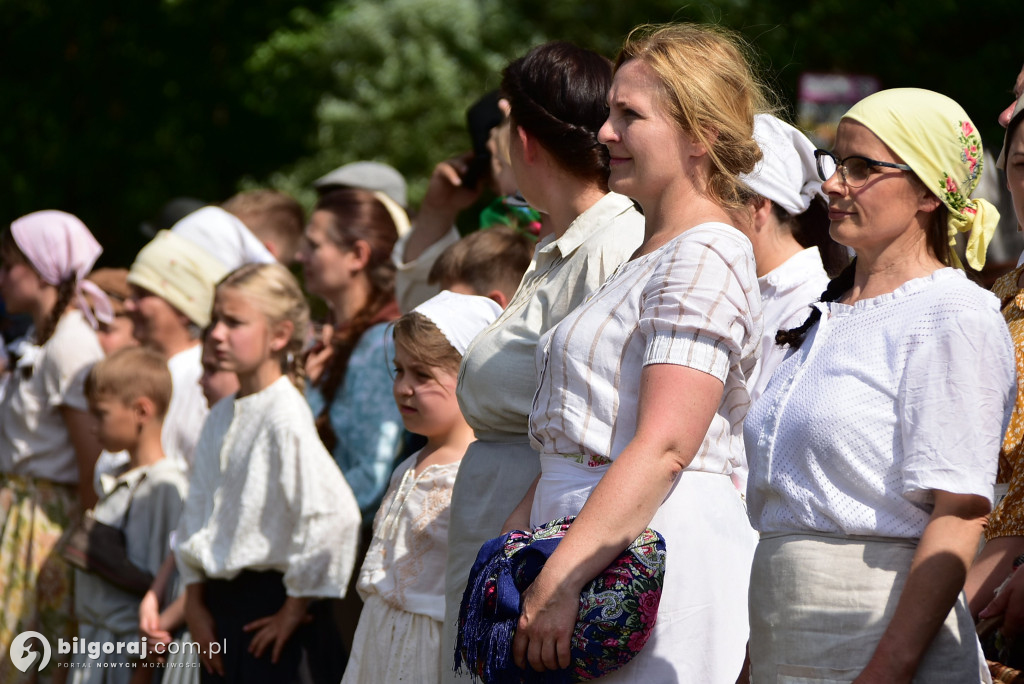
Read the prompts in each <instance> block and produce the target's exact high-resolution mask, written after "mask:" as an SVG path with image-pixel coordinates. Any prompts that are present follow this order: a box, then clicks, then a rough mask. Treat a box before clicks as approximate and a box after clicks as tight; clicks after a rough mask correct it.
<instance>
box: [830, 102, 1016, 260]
mask: <svg viewBox="0 0 1024 684" xmlns="http://www.w3.org/2000/svg"><path fill="white" fill-rule="evenodd" d="M843 118H844V119H852V120H854V121H857V122H858V123H861V124H864V125H865V126H867V127H868V128H869V129H870V130H871V132H872V133H874V134H875V135H877V136H878V138H879V139H880V140H881V141H882V142H884V143H885V144H886V145H888V146H889V149H891V150H892V151H893V152H894V153H895V154H896V155H897V156H899V157H900V159H902V160H903V162H904V163H905V164H907V165H908V166H909V167H910V168H911V169H913V170H914V173H915V174H916V175H917V177H918V178H920V179H921V181H922V182H923V183H924V184H925V187H927V188H928V189H929V190H930V191H931V192H933V193H935V195H936V197H938V198H939V199H940V200H941V201H942V203H943V204H944V205H946V208H947V209H948V210H949V223H948V226H949V244H950V246H952V245H953V244H954V236H955V235H956V234H957V233H958V232H960V233H967V232H969V233H970V236H969V237H968V240H967V263H969V264H970V265H971V267H972V268H975V269H979V270H980V269H981V268H982V267H983V266H984V265H985V251H986V250H987V249H988V244H989V242H991V240H992V235H993V234H994V233H995V230H996V226H997V225H998V223H999V212H998V211H997V210H996V208H995V207H994V206H992V205H991V204H990V203H989V202H987V201H986V200H983V199H980V198H979V199H971V193H972V192H974V188H975V187H977V185H978V181H979V180H980V179H981V169H982V165H983V162H982V150H981V137H980V136H979V135H978V131H977V129H975V127H974V124H973V123H971V120H970V119H969V118H968V116H967V112H965V111H964V110H963V107H961V106H960V105H958V104H957V103H956V102H954V101H953V100H951V99H949V98H948V97H946V96H945V95H940V94H939V93H936V92H932V91H931V90H922V89H920V88H894V89H892V90H883V91H881V92H878V93H875V94H874V95H869V96H868V97H866V98H864V99H863V100H861V101H860V102H858V103H857V104H855V105H854V106H853V107H852V108H851V109H850V111H848V112H847V113H846V114H845V115H844V116H843ZM951 253H952V257H953V264H954V265H955V266H957V267H962V265H961V264H960V259H959V258H958V257H957V255H956V252H955V251H952V250H951Z"/></svg>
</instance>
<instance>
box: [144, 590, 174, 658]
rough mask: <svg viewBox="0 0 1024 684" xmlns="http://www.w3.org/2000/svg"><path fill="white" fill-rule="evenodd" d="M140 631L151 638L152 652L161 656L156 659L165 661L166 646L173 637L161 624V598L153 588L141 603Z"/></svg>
mask: <svg viewBox="0 0 1024 684" xmlns="http://www.w3.org/2000/svg"><path fill="white" fill-rule="evenodd" d="M139 633H140V634H141V635H142V636H144V637H146V639H148V640H149V644H150V648H151V649H152V652H153V653H154V654H156V655H157V656H161V657H158V658H156V661H157V662H163V661H164V658H163V657H162V656H163V654H164V650H165V647H166V645H167V644H169V643H171V640H172V638H173V637H171V634H170V632H168V631H167V630H165V629H163V628H162V627H161V625H160V600H159V599H158V598H157V597H156V594H155V593H154V592H153V590H152V589H150V590H149V591H147V592H146V595H145V596H143V597H142V602H141V603H139Z"/></svg>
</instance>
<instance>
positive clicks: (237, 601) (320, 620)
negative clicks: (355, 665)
mask: <svg viewBox="0 0 1024 684" xmlns="http://www.w3.org/2000/svg"><path fill="white" fill-rule="evenodd" d="M203 598H204V600H205V602H206V607H207V608H208V609H209V611H210V613H211V614H212V615H213V621H214V625H215V629H216V631H217V638H218V639H219V640H220V641H221V642H222V644H223V645H224V653H222V654H221V660H222V661H223V663H224V676H223V677H222V676H220V675H217V674H210V673H208V672H206V670H205V669H201V677H200V681H201V682H202V684H320V683H321V682H323V683H324V684H328V683H329V684H337V683H338V682H339V681H341V676H342V674H343V673H344V670H345V661H346V656H345V652H344V649H343V648H342V646H341V640H340V637H339V636H338V632H337V629H336V628H335V626H334V621H333V619H332V615H331V608H330V606H329V605H328V603H327V602H326V601H317V602H314V603H312V604H311V605H310V608H309V613H310V615H312V616H313V621H312V622H309V623H306V624H302V625H299V627H298V628H297V629H296V630H295V632H294V633H293V634H292V636H291V638H290V639H289V640H288V642H287V643H286V644H285V645H284V648H282V649H281V655H280V656H279V658H278V661H277V663H276V664H274V663H272V662H270V657H271V649H270V648H267V649H266V650H265V651H264V653H263V655H262V656H261V657H259V658H255V657H253V656H252V655H251V654H250V653H249V650H248V649H249V644H250V642H251V641H252V638H253V636H254V635H255V634H256V632H244V631H242V628H243V627H245V625H247V624H249V623H250V622H252V621H253V620H257V619H259V618H262V617H267V616H269V615H273V614H274V613H276V612H277V611H278V610H280V609H281V606H282V605H283V604H284V600H285V598H286V594H285V590H284V583H283V575H282V574H281V573H279V572H254V571H249V570H246V571H243V572H242V573H241V574H239V575H238V576H237V577H235V578H234V579H233V580H216V579H211V580H207V582H206V586H205V588H204V590H203Z"/></svg>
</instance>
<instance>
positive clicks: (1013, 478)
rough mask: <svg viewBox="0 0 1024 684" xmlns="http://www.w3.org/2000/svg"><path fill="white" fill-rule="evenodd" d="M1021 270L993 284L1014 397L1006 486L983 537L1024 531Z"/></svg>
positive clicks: (1003, 466)
mask: <svg viewBox="0 0 1024 684" xmlns="http://www.w3.org/2000/svg"><path fill="white" fill-rule="evenodd" d="M1021 273H1024V266H1019V267H1017V268H1015V269H1014V270H1012V271H1010V272H1009V273H1007V274H1006V275H1004V276H1003V277H1001V278H1000V279H999V280H997V281H996V283H995V285H993V286H992V292H993V294H995V296H997V297H999V301H1000V307H1001V308H1002V311H1003V318H1005V319H1006V324H1007V325H1008V326H1009V328H1010V337H1011V338H1013V346H1014V350H1015V353H1016V357H1017V359H1016V360H1017V400H1016V402H1015V403H1014V407H1013V413H1012V414H1011V415H1010V425H1009V426H1008V427H1007V428H1006V435H1005V436H1004V437H1003V446H1002V449H1000V451H999V475H998V477H997V480H996V481H997V482H999V483H1000V484H1007V483H1008V484H1009V490H1008V491H1007V493H1006V497H1005V498H1004V499H1003V500H1002V502H1001V503H1000V504H999V505H998V506H996V508H995V510H994V511H992V515H990V516H989V521H988V528H987V529H986V530H985V538H986V539H994V538H995V537H1009V536H1018V535H1024V289H1021V288H1018V287H1017V281H1018V280H1019V278H1020V276H1021Z"/></svg>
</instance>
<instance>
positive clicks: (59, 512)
mask: <svg viewBox="0 0 1024 684" xmlns="http://www.w3.org/2000/svg"><path fill="white" fill-rule="evenodd" d="M102 251H103V249H102V247H100V245H99V243H97V242H96V240H95V238H93V236H92V234H91V233H90V232H89V229H88V228H86V227H85V225H84V224H83V223H82V222H81V221H79V220H78V219H77V218H76V217H74V216H72V215H71V214H66V213H64V212H62V211H38V212H35V213H32V214H29V215H28V216H24V217H22V218H20V219H18V220H17V221H15V222H14V223H12V224H11V227H10V230H9V231H5V232H4V234H3V235H2V236H0V258H2V262H3V263H2V265H0V294H2V296H3V299H4V302H5V303H6V305H7V310H8V311H11V312H16V313H26V314H29V315H30V316H31V317H32V321H33V324H34V332H32V333H30V342H31V344H30V345H28V346H27V347H26V353H24V354H23V355H22V356H21V358H20V359H18V360H17V361H16V362H15V363H14V365H13V368H12V370H11V373H10V377H9V378H8V384H7V386H6V390H5V393H4V396H3V399H2V402H0V644H4V645H9V644H10V643H11V640H12V639H13V638H14V637H15V636H16V635H17V634H18V633H20V632H23V631H25V630H34V631H38V632H40V633H42V634H43V635H44V636H45V637H46V638H47V639H49V640H50V642H51V643H56V639H58V638H64V639H71V638H72V637H73V636H74V635H75V628H74V624H73V622H72V619H71V613H72V605H73V599H72V580H73V574H72V571H71V568H70V566H68V565H67V564H66V563H65V562H64V561H63V560H62V559H61V558H60V556H59V555H58V554H56V553H54V551H53V549H54V546H55V544H56V543H57V541H58V539H60V537H61V535H63V533H64V530H65V529H66V528H67V526H68V525H69V524H70V523H71V521H72V520H74V519H75V517H77V515H78V512H79V510H84V509H85V508H89V507H90V506H92V505H93V504H94V503H95V502H96V495H95V493H94V492H93V489H92V467H93V463H95V461H96V457H97V456H98V455H99V452H100V447H99V444H98V443H97V441H96V437H95V435H94V434H93V432H92V429H91V423H90V420H91V418H90V417H89V414H88V403H87V402H86V400H85V394H84V392H83V383H84V379H85V374H86V373H87V372H88V370H89V367H90V366H91V365H92V364H93V363H94V362H96V361H99V360H100V359H101V358H103V350H102V348H101V347H100V343H99V341H98V339H97V338H96V334H95V332H94V327H95V325H96V320H97V318H99V319H100V320H103V321H105V322H110V321H111V320H112V319H113V316H112V311H111V309H110V303H109V301H108V300H107V298H106V296H105V295H103V293H102V291H100V290H99V288H97V287H95V286H94V285H92V283H90V282H88V281H86V280H85V276H86V275H87V274H88V273H89V269H90V268H91V267H92V265H93V263H94V262H95V261H96V258H97V257H99V255H100V253H101V252H102ZM83 292H88V293H89V294H90V296H92V297H93V303H94V306H95V310H94V309H93V308H91V307H90V306H89V305H88V304H87V303H86V301H85V298H84V296H83V294H82V293H83ZM76 307H77V308H76ZM8 653H9V651H8V649H7V648H4V649H0V681H3V682H19V681H27V678H29V677H33V676H35V673H31V672H30V673H29V674H22V673H21V672H20V671H18V670H16V669H15V668H14V665H13V663H12V662H11V660H10V658H9V657H8ZM54 671H56V668H54V667H50V668H47V670H46V671H44V672H42V673H39V675H38V677H39V678H38V680H32V681H40V682H49V681H51V677H52V673H53V672H54Z"/></svg>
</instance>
